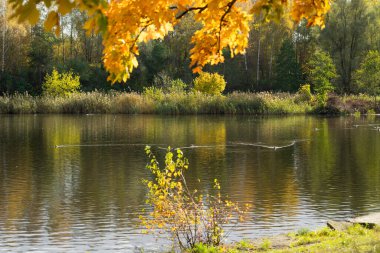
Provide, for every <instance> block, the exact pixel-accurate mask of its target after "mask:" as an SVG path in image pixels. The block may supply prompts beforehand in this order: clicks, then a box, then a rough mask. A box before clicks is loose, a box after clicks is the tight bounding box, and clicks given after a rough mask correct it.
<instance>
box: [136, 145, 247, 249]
mask: <svg viewBox="0 0 380 253" xmlns="http://www.w3.org/2000/svg"><path fill="white" fill-rule="evenodd" d="M145 150H146V153H147V155H148V157H149V160H150V163H148V165H147V168H148V169H149V170H150V171H151V172H152V174H153V179H152V180H144V183H145V185H146V186H147V188H148V195H147V204H149V205H150V206H151V207H152V211H151V212H150V217H149V218H145V217H142V216H140V219H141V220H142V223H143V224H144V226H145V227H146V228H147V230H148V231H150V232H154V231H155V230H156V229H159V230H161V231H162V230H164V231H165V232H167V233H168V234H170V235H171V236H172V239H173V240H175V241H176V242H177V243H178V244H179V246H180V247H181V248H182V249H185V248H195V247H196V245H200V244H203V245H205V246H217V245H219V244H220V242H221V240H222V239H223V238H224V236H225V234H224V231H223V228H222V226H223V225H224V224H227V223H229V222H231V221H232V220H233V218H234V217H233V216H234V215H236V216H238V217H239V218H240V219H241V218H243V214H244V213H245V211H243V210H242V209H240V208H239V206H238V205H237V204H235V203H232V202H231V201H228V200H225V199H223V198H222V196H221V193H220V184H219V183H218V181H217V180H216V179H215V180H214V191H215V192H216V195H215V196H211V195H209V194H208V195H206V196H203V195H202V194H200V193H199V192H198V191H197V190H193V191H192V190H190V189H189V188H188V185H187V184H186V179H185V177H184V174H183V173H184V171H185V170H187V169H188V166H189V163H188V161H187V159H186V158H184V157H183V154H182V151H181V150H179V149H177V153H176V156H175V155H174V154H173V153H172V152H171V150H170V148H168V151H167V153H166V156H165V163H164V164H165V167H164V168H162V169H161V168H159V165H158V162H157V159H156V157H155V156H154V155H153V153H152V152H151V150H150V147H146V149H145ZM247 208H248V206H247ZM235 220H236V219H235ZM238 220H239V219H238Z"/></svg>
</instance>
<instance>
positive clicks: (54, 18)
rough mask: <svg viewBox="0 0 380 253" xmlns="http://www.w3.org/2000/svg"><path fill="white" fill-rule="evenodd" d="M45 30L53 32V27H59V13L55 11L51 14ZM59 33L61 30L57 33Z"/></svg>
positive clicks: (45, 24) (46, 21)
mask: <svg viewBox="0 0 380 253" xmlns="http://www.w3.org/2000/svg"><path fill="white" fill-rule="evenodd" d="M44 26H45V29H46V30H48V31H51V30H52V29H53V27H59V16H58V13H57V12H55V11H52V12H49V14H48V16H47V18H46V20H45V23H44ZM57 32H58V33H59V29H58V31H57Z"/></svg>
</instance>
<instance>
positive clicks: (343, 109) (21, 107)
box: [0, 91, 380, 115]
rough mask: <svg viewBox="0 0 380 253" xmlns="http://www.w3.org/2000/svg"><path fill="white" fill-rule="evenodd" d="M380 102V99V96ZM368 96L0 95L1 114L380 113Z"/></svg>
mask: <svg viewBox="0 0 380 253" xmlns="http://www.w3.org/2000/svg"><path fill="white" fill-rule="evenodd" d="M379 100H380V99H379ZM374 105H375V104H374V99H373V98H372V97H369V96H366V95H360V96H345V97H341V96H331V97H330V98H329V100H328V102H327V105H326V107H324V108H321V107H318V106H317V105H316V104H315V103H314V102H308V101H303V100H302V99H300V97H299V96H298V95H296V94H288V93H267V92H265V93H241V92H234V93H231V94H227V95H225V96H211V95H207V94H203V93H200V92H188V93H186V92H174V93H170V94H165V93H162V92H146V93H141V94H140V93H122V92H111V93H102V92H96V91H95V92H88V93H75V94H72V95H71V96H70V97H65V98H63V97H52V96H39V97H33V96H30V95H28V94H14V95H5V96H0V113H3V114H22V113H73V114H80V113H126V114H136V113H139V114H151V113H153V114H260V115H261V114H306V113H335V114H340V113H342V114H345V113H353V112H356V111H359V112H361V113H367V112H368V111H377V112H380V103H378V106H377V108H375V106H374Z"/></svg>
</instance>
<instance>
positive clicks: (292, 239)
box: [193, 225, 380, 253]
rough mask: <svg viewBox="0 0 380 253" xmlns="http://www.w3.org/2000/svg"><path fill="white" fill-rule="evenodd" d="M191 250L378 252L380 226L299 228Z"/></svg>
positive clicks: (198, 252) (231, 252)
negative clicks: (234, 242)
mask: <svg viewBox="0 0 380 253" xmlns="http://www.w3.org/2000/svg"><path fill="white" fill-rule="evenodd" d="M193 252H196V253H219V252H220V253H222V252H229V253H238V252H273V253H294V252H380V228H379V227H377V228H375V229H367V228H364V227H362V226H360V225H357V226H352V227H350V228H349V229H348V230H347V231H343V232H342V231H334V230H331V229H329V228H323V229H321V230H318V231H313V232H310V231H307V230H301V231H299V232H298V233H290V234H288V235H284V236H279V237H273V238H266V239H261V240H257V241H255V242H249V241H242V242H240V243H237V244H235V245H230V246H221V247H218V248H216V247H205V246H202V245H199V246H198V247H197V248H196V249H195V251H193Z"/></svg>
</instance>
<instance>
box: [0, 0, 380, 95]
mask: <svg viewBox="0 0 380 253" xmlns="http://www.w3.org/2000/svg"><path fill="white" fill-rule="evenodd" d="M379 7H380V4H379V3H378V2H374V1H369V0H353V1H347V0H337V1H334V2H333V4H332V6H331V10H330V11H329V12H328V13H327V15H326V17H325V27H323V28H321V27H318V26H312V27H308V25H307V22H306V21H301V22H300V23H298V24H297V23H295V22H294V21H292V19H291V18H289V17H288V16H287V15H284V16H282V17H281V19H280V20H279V21H278V22H276V21H270V22H265V20H263V19H260V18H259V17H258V18H256V19H255V20H254V21H252V22H250V24H249V25H250V31H249V41H248V47H247V49H246V51H245V54H239V55H236V56H235V57H234V58H231V57H230V52H228V49H224V51H223V53H224V55H225V57H226V58H225V62H224V63H220V64H218V65H214V66H210V65H206V66H205V68H204V70H205V71H208V72H217V73H219V74H221V75H223V76H224V78H225V80H226V83H227V85H226V89H225V92H227V93H228V92H232V91H253V92H258V91H274V92H279V91H281V92H292V93H293V92H296V91H297V90H299V88H300V86H301V85H304V84H310V86H311V89H312V90H313V91H316V90H318V89H324V90H328V91H335V92H336V93H338V94H351V93H371V94H373V95H374V94H378V93H379V90H380V88H379V83H378V82H377V80H379V78H378V77H379V76H380V70H379V69H380V53H379V50H380V34H379V33H378V32H377V31H378V30H379V29H380V8H379ZM1 13H2V14H3V15H2V16H1V20H0V35H1V36H0V46H1V50H0V54H1V55H0V57H1V75H0V80H1V81H0V94H13V93H24V92H27V93H29V94H31V95H40V94H41V93H42V86H43V83H44V81H45V79H46V77H47V76H48V75H50V74H51V73H52V72H53V70H54V69H56V70H57V71H58V72H59V73H68V72H71V73H73V74H74V75H77V76H79V78H80V90H81V91H94V90H98V91H109V90H123V91H136V92H141V91H143V89H144V87H150V86H156V87H163V86H165V85H167V83H170V82H171V81H172V80H176V79H181V80H182V81H183V82H184V83H185V84H187V85H189V87H191V86H192V83H193V79H194V78H195V77H196V76H197V75H196V74H194V73H193V72H192V71H191V68H190V59H189V55H190V50H191V48H192V44H191V41H190V40H191V36H192V34H193V33H194V31H195V30H197V29H199V24H198V23H197V22H194V19H193V17H192V15H187V16H185V17H184V18H183V19H182V21H181V22H180V23H179V24H178V25H176V26H175V27H174V30H173V31H172V32H169V33H168V35H167V36H165V37H164V38H163V39H158V40H151V41H148V42H147V43H141V44H140V45H139V51H140V54H139V56H138V61H139V66H138V68H137V69H136V70H135V71H133V72H132V74H131V77H130V79H129V80H127V81H126V82H116V83H115V84H111V82H109V81H107V76H108V73H107V71H106V70H105V68H104V67H103V64H102V55H103V54H102V50H103V45H102V36H101V35H99V34H97V33H95V32H86V30H85V29H84V28H83V26H84V24H85V22H86V20H87V19H88V16H87V14H86V12H84V11H79V10H74V11H72V12H70V13H68V14H66V15H64V16H62V17H60V20H59V23H60V26H61V29H60V32H59V34H57V33H53V32H49V31H46V30H45V29H44V28H43V22H44V19H46V18H47V17H46V15H44V11H43V8H42V7H41V13H42V14H41V20H40V21H39V22H37V24H36V25H32V26H31V25H28V24H27V23H21V24H20V23H18V22H16V21H15V20H14V19H12V18H11V16H12V8H11V7H10V6H9V4H7V2H6V1H3V2H2V9H1ZM371 64H372V65H371ZM318 72H319V73H318ZM321 79H323V80H321ZM321 87H322V88H321Z"/></svg>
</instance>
